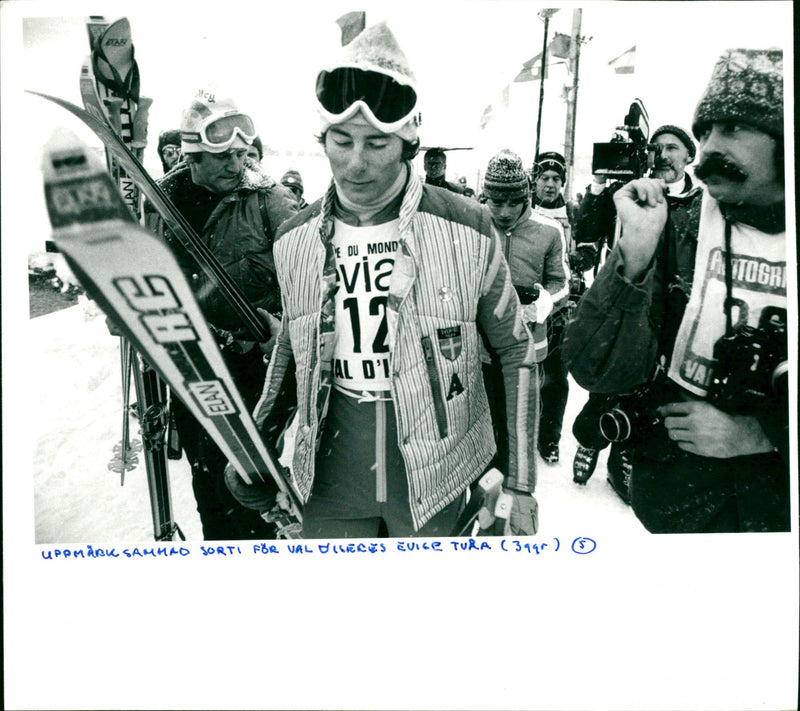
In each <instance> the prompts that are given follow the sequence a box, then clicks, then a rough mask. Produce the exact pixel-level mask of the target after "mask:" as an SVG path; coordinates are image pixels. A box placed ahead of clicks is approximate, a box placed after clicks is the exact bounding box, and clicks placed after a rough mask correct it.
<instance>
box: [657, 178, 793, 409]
mask: <svg viewBox="0 0 800 711" xmlns="http://www.w3.org/2000/svg"><path fill="white" fill-rule="evenodd" d="M731 253H732V259H731V269H732V273H733V307H732V311H731V317H732V323H733V327H734V328H736V327H738V326H743V325H745V324H747V325H749V326H753V327H757V326H758V325H759V319H760V317H761V312H762V311H763V309H764V307H766V306H775V307H778V308H781V309H783V310H784V312H785V310H786V233H785V232H780V233H778V234H774V235H772V234H767V233H765V232H761V231H760V230H757V229H755V228H754V227H750V226H749V225H742V224H733V225H732V229H731ZM725 297H726V289H725V219H724V218H723V216H722V213H721V212H720V209H719V204H718V203H717V201H716V200H714V199H713V198H712V197H710V196H709V195H708V193H705V194H704V195H703V205H702V210H701V213H700V227H699V230H698V239H697V255H696V257H695V265H694V279H693V283H692V293H691V296H690V297H689V303H688V304H687V306H686V311H685V312H684V314H683V320H682V321H681V325H680V328H679V329H678V335H677V338H676V339H675V347H674V349H673V351H672V359H671V361H670V368H669V377H670V378H671V379H672V380H674V381H675V382H677V383H678V384H680V385H682V386H683V387H684V388H686V389H687V390H689V391H690V392H692V393H694V394H696V395H699V396H701V397H703V396H705V395H706V393H707V391H708V384H709V382H710V380H711V373H712V369H713V365H714V359H713V352H714V344H715V343H716V342H717V341H718V340H719V339H720V338H721V337H722V336H724V335H725V310H724V305H725Z"/></svg>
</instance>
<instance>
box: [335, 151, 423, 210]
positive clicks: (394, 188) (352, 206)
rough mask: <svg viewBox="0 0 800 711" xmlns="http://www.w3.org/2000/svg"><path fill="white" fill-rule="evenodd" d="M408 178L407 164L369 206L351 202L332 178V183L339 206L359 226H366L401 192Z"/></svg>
mask: <svg viewBox="0 0 800 711" xmlns="http://www.w3.org/2000/svg"><path fill="white" fill-rule="evenodd" d="M407 176H408V163H404V164H403V169H402V170H401V171H400V172H399V173H398V175H397V179H396V180H395V181H394V182H393V183H392V185H391V186H390V187H389V189H388V190H387V191H386V192H385V193H384V194H383V195H381V196H380V197H378V198H376V199H375V200H373V201H372V202H371V203H369V204H366V205H364V204H360V203H357V202H353V201H352V200H350V199H349V198H348V197H347V196H346V195H345V193H344V190H342V187H341V185H339V183H338V182H336V179H335V178H334V180H333V182H334V183H335V184H336V197H337V198H338V199H339V203H340V204H341V206H342V207H343V208H344V209H345V210H347V211H348V212H351V213H353V214H354V215H356V216H357V217H358V220H359V223H361V224H368V223H369V220H370V218H372V217H374V216H375V215H377V214H378V213H379V212H380V211H381V210H383V209H384V208H385V207H386V206H387V205H388V204H389V203H390V202H392V200H394V199H395V198H396V197H397V196H398V195H399V194H400V192H401V191H402V190H403V187H404V186H405V184H406V178H407Z"/></svg>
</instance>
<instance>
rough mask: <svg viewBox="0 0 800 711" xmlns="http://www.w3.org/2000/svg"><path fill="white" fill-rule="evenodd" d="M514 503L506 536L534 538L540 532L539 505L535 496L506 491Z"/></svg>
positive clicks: (510, 490)
mask: <svg viewBox="0 0 800 711" xmlns="http://www.w3.org/2000/svg"><path fill="white" fill-rule="evenodd" d="M505 492H506V493H507V494H510V495H511V497H512V499H513V501H512V504H511V515H510V516H509V518H508V524H507V526H506V529H507V531H508V533H507V534H506V535H512V536H533V535H535V534H536V531H538V530H539V503H538V502H537V501H536V499H535V498H534V497H533V494H526V493H523V492H521V491H513V490H512V489H506V490H505Z"/></svg>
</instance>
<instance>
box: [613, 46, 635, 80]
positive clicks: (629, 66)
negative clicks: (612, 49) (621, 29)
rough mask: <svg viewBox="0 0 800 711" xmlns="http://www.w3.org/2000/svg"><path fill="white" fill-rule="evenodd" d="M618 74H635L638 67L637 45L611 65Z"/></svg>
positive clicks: (614, 60) (615, 59)
mask: <svg viewBox="0 0 800 711" xmlns="http://www.w3.org/2000/svg"><path fill="white" fill-rule="evenodd" d="M608 66H609V67H613V69H614V71H615V72H616V73H617V74H633V73H634V69H635V66H636V45H633V47H631V48H630V49H629V50H627V51H625V52H623V53H622V54H620V55H619V56H618V57H614V59H612V60H611V61H610V62H609V63H608Z"/></svg>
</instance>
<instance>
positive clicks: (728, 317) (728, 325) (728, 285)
mask: <svg viewBox="0 0 800 711" xmlns="http://www.w3.org/2000/svg"><path fill="white" fill-rule="evenodd" d="M732 262H733V258H732V256H731V223H730V220H728V219H726V220H725V303H724V306H723V308H724V311H725V335H726V336H730V335H731V333H733V316H732V313H731V312H732V311H733V263H732Z"/></svg>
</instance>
